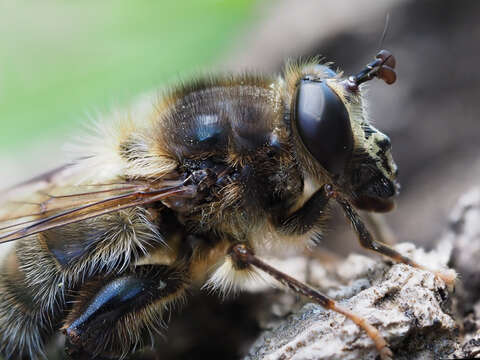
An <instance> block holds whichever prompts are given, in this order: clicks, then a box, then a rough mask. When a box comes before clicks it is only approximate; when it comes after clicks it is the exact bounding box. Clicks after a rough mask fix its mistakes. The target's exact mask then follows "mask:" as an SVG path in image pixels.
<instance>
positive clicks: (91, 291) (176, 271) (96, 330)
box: [63, 265, 188, 360]
mask: <svg viewBox="0 0 480 360" xmlns="http://www.w3.org/2000/svg"><path fill="white" fill-rule="evenodd" d="M187 285H188V276H187V273H186V270H185V269H184V268H183V267H180V266H166V265H141V266H137V267H134V268H132V270H130V271H127V272H126V273H124V274H122V275H120V276H116V277H110V278H108V279H107V280H105V279H101V278H98V279H94V280H91V281H89V282H87V283H85V284H84V285H83V286H82V288H81V289H80V291H79V292H78V295H77V296H76V298H75V299H74V307H73V309H72V310H71V312H70V314H69V315H68V317H67V320H66V321H65V323H64V326H63V331H64V333H65V334H66V336H67V349H66V350H67V354H68V355H69V356H70V358H71V359H75V360H77V359H78V360H80V359H86V358H88V356H90V358H92V359H93V358H94V359H104V358H107V359H112V358H113V359H116V358H119V357H122V356H124V355H126V354H129V353H131V352H133V351H135V350H136V349H140V348H141V347H142V346H143V345H144V343H145V341H146V340H149V339H150V338H151V337H152V333H153V332H155V331H159V330H160V328H161V327H162V326H164V321H163V316H162V315H163V313H164V312H165V311H169V307H170V306H171V305H172V304H173V303H174V302H175V301H179V300H180V299H182V297H183V295H184V291H185V288H186V286H187Z"/></svg>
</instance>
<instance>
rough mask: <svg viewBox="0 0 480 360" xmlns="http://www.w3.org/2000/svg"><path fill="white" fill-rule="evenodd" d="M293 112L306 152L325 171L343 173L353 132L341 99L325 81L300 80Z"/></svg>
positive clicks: (336, 173)
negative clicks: (308, 152)
mask: <svg viewBox="0 0 480 360" xmlns="http://www.w3.org/2000/svg"><path fill="white" fill-rule="evenodd" d="M294 112H295V113H294V119H295V120H294V121H295V123H296V126H297V129H298V133H299V135H300V138H301V139H302V141H303V143H304V144H305V146H306V148H307V149H308V151H310V153H311V154H312V155H313V157H314V158H315V159H316V160H317V161H318V162H319V163H320V164H321V165H322V166H323V167H324V168H325V169H326V170H327V171H329V172H331V173H333V174H335V175H341V174H343V172H344V170H345V166H346V163H347V161H348V159H349V157H350V155H351V153H352V148H353V135H352V128H351V126H350V119H349V116H348V112H347V109H346V108H345V105H344V104H343V103H342V101H341V100H340V98H339V97H338V96H337V95H336V94H335V93H334V92H333V90H332V89H331V88H330V87H329V86H328V85H327V84H326V83H325V82H322V81H312V80H308V79H303V80H302V81H301V82H300V84H299V86H298V88H297V98H296V104H295V110H294Z"/></svg>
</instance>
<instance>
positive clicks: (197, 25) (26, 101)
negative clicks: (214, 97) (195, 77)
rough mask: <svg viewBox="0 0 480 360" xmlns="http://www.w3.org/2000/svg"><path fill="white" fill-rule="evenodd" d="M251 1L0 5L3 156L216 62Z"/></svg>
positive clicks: (242, 24) (247, 17)
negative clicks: (88, 115)
mask: <svg viewBox="0 0 480 360" xmlns="http://www.w3.org/2000/svg"><path fill="white" fill-rule="evenodd" d="M254 2H255V1H254V0H182V1H126V0H124V1H120V0H102V1H93V0H88V1H85V0H84V1H62V0H45V1H38V2H35V1H4V0H0V44H1V49H0V154H3V155H8V154H12V153H14V152H16V151H18V150H19V149H20V148H25V147H26V146H27V147H28V146H29V144H32V143H33V144H35V143H36V144H38V143H42V142H44V141H45V140H48V139H51V138H52V137H53V136H54V135H60V134H64V133H65V134H71V132H72V128H74V127H76V126H78V125H79V124H80V123H81V122H82V120H85V118H86V116H87V113H95V112H97V111H100V112H104V111H108V110H109V109H111V108H112V107H114V106H118V105H122V104H128V103H129V102H131V101H132V99H134V97H135V96H137V95H139V94H141V93H143V92H147V91H150V90H153V89H156V88H159V87H160V86H161V84H162V83H164V82H166V81H173V80H174V79H175V78H180V77H184V76H185V75H186V74H189V73H192V72H194V71H198V70H200V69H202V68H203V67H205V66H207V65H208V64H212V62H214V60H215V59H218V58H220V57H221V54H223V53H226V52H227V51H228V50H229V49H230V47H231V45H232V44H234V43H235V38H236V36H238V34H239V33H240V32H241V31H242V29H245V28H246V27H247V26H248V24H249V23H250V21H252V18H253V17H254V15H253V13H254V11H253V8H254V6H253V5H254ZM32 146H34V145H32Z"/></svg>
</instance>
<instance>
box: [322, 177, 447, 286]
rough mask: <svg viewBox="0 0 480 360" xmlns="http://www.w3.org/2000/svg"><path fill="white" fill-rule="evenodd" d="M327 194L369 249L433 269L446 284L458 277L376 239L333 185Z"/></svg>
mask: <svg viewBox="0 0 480 360" xmlns="http://www.w3.org/2000/svg"><path fill="white" fill-rule="evenodd" d="M326 189H327V190H326V191H327V195H328V196H330V197H333V198H335V200H337V202H338V203H339V204H340V206H341V207H342V209H343V211H344V212H345V214H346V216H347V218H348V219H349V220H350V222H351V223H352V226H353V229H354V230H355V232H356V234H357V236H358V240H359V242H360V245H362V246H363V247H364V248H366V249H368V250H372V251H375V252H377V253H380V254H382V255H385V256H388V257H389V258H391V259H392V260H395V261H397V262H401V263H404V264H408V265H410V266H413V267H416V268H419V269H422V270H428V271H431V272H433V273H434V274H435V276H437V277H438V278H440V279H442V280H443V281H444V282H445V283H446V284H448V285H453V283H454V282H455V278H456V273H455V271H453V270H446V271H436V270H430V269H428V268H426V267H425V266H423V265H420V264H418V263H417V262H415V261H413V260H412V259H410V258H408V257H406V256H404V255H402V254H400V253H399V252H398V251H396V250H395V249H393V248H391V247H390V246H388V245H386V244H383V243H381V242H379V241H377V240H375V239H374V238H373V237H372V235H371V234H370V232H369V231H368V229H367V227H366V226H365V224H364V223H363V221H362V219H361V218H360V216H359V215H358V213H357V212H356V211H355V210H354V209H353V207H352V206H351V205H350V203H349V202H348V201H346V200H345V199H344V198H343V197H341V196H339V194H337V193H336V192H335V191H334V190H332V189H331V187H328V186H327V187H326Z"/></svg>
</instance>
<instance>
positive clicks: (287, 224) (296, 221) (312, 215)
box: [275, 186, 330, 235]
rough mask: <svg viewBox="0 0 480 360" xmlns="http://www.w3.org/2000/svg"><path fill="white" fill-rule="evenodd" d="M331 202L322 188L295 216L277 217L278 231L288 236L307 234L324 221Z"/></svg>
mask: <svg viewBox="0 0 480 360" xmlns="http://www.w3.org/2000/svg"><path fill="white" fill-rule="evenodd" d="M329 200H330V197H328V196H327V195H326V192H325V190H324V187H323V186H322V187H321V188H320V189H319V190H317V191H316V192H315V193H314V194H313V195H312V196H311V197H310V199H308V200H307V201H306V202H305V204H303V206H302V207H301V208H300V209H298V210H297V211H295V212H294V213H293V214H290V215H289V216H286V215H280V216H279V217H277V218H276V219H275V222H276V228H277V230H278V231H280V232H282V233H284V234H288V235H303V234H305V233H307V232H308V231H310V230H311V229H313V228H315V227H316V226H317V225H319V223H320V222H321V221H322V220H323V218H324V217H325V208H326V206H327V204H328V201H329Z"/></svg>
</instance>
